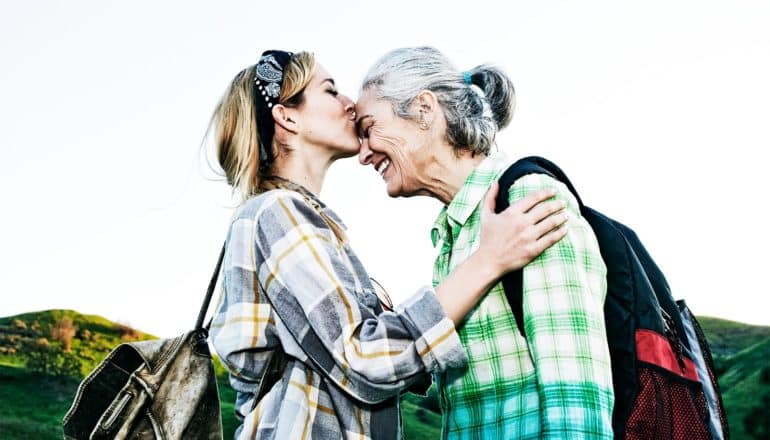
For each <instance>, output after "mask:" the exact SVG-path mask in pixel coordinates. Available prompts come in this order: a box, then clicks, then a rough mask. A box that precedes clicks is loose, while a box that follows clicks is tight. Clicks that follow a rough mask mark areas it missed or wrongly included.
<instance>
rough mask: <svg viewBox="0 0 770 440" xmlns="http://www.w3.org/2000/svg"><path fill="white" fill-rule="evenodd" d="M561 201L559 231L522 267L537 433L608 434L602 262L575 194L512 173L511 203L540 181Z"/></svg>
mask: <svg viewBox="0 0 770 440" xmlns="http://www.w3.org/2000/svg"><path fill="white" fill-rule="evenodd" d="M546 188H553V189H556V191H557V193H556V196H555V197H556V198H558V199H562V200H564V201H566V202H567V212H568V215H569V217H570V219H569V222H568V224H567V228H568V230H567V235H566V237H565V238H564V239H563V240H561V241H559V242H558V243H556V244H555V245H553V246H551V247H550V248H548V249H547V250H545V251H544V252H543V253H542V254H541V255H540V256H539V257H537V258H536V259H535V260H533V261H532V262H531V263H529V264H528V265H527V266H525V267H524V270H523V312H524V313H523V316H524V329H525V332H526V334H527V341H528V344H529V349H530V353H531V355H532V360H533V362H534V366H535V374H536V375H537V386H538V393H539V395H540V404H541V408H542V411H541V413H542V421H541V423H542V427H543V431H542V435H543V437H542V438H549V439H550V438H553V439H557V438H558V439H562V438H570V439H572V438H612V436H613V434H612V406H613V403H614V396H613V388H612V370H611V368H610V355H609V348H608V345H607V336H606V330H605V326H604V297H605V295H606V290H607V288H606V267H605V265H604V262H603V260H602V258H601V253H600V251H599V245H598V243H597V241H596V237H595V235H594V233H593V231H592V229H591V227H590V225H589V224H588V222H587V221H586V220H585V219H584V218H583V217H582V216H581V215H580V211H579V207H578V204H577V200H576V199H575V198H574V196H572V194H571V193H570V191H569V190H568V189H567V188H566V186H564V185H563V184H562V183H561V182H558V181H556V180H554V179H552V178H550V177H548V176H544V175H540V174H534V175H529V176H525V177H523V178H521V179H519V180H518V181H517V182H516V183H515V184H514V185H513V186H512V187H511V192H510V194H509V196H510V200H511V203H513V201H516V200H520V199H521V198H523V197H524V196H526V195H527V194H529V193H531V192H533V191H537V190H540V189H546Z"/></svg>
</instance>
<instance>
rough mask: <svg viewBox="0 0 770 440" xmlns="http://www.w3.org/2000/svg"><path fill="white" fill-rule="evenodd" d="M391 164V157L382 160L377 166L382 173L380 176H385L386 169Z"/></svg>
mask: <svg viewBox="0 0 770 440" xmlns="http://www.w3.org/2000/svg"><path fill="white" fill-rule="evenodd" d="M389 166H390V159H387V158H386V159H384V160H383V161H382V162H380V163H379V164H378V165H377V167H376V168H375V169H376V170H377V172H378V173H380V177H385V170H387V169H388V167H389Z"/></svg>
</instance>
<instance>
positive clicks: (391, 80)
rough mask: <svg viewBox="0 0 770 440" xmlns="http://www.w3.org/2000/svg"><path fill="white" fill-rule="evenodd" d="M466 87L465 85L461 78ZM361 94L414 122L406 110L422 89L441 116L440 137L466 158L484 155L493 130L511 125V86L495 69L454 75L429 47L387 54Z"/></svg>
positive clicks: (482, 68) (480, 68)
mask: <svg viewBox="0 0 770 440" xmlns="http://www.w3.org/2000/svg"><path fill="white" fill-rule="evenodd" d="M466 75H468V76H469V78H470V83H471V84H467V83H466V82H465V81H466V79H465V76H466ZM361 89H362V90H369V89H371V90H373V91H374V93H375V96H376V97H377V98H378V99H385V100H387V101H389V102H390V103H391V105H392V106H393V111H394V112H395V114H396V115H397V116H399V117H401V118H404V119H409V120H415V119H416V117H415V115H413V114H411V113H410V112H409V108H410V106H411V105H412V103H413V102H414V100H415V98H417V95H419V94H420V92H422V91H423V90H429V91H431V92H433V93H434V94H435V95H436V97H437V98H438V101H439V104H440V105H441V106H442V109H443V110H444V115H445V116H446V123H447V130H446V138H447V141H448V142H449V144H450V145H452V146H453V147H456V148H468V149H469V150H470V151H471V153H472V154H474V155H475V154H479V153H480V154H484V155H486V154H489V151H490V149H491V147H492V144H493V143H494V141H495V134H497V131H498V130H500V129H502V128H505V127H506V126H507V125H508V124H509V123H510V122H511V116H512V115H513V108H514V106H515V92H514V89H513V83H512V82H511V80H510V79H509V78H508V76H507V75H506V74H505V73H503V71H501V70H500V69H498V68H497V67H494V66H490V65H479V66H476V67H474V68H473V69H471V70H469V71H467V72H460V71H459V70H457V68H456V67H455V66H454V65H452V63H451V62H450V61H449V59H448V58H447V57H446V56H444V54H442V53H441V52H439V51H438V50H437V49H435V48H433V47H405V48H401V49H396V50H394V51H391V52H388V53H387V54H385V55H384V56H383V57H382V58H380V59H379V60H378V61H377V62H376V63H374V65H373V66H372V67H371V68H370V69H369V72H368V73H367V74H366V76H365V77H364V81H363V84H362V86H361Z"/></svg>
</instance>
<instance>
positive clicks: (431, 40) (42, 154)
mask: <svg viewBox="0 0 770 440" xmlns="http://www.w3.org/2000/svg"><path fill="white" fill-rule="evenodd" d="M503 4H504V5H506V6H505V9H501V6H499V5H503ZM423 44H429V45H433V46H436V47H437V48H439V49H440V50H442V51H444V52H445V53H446V54H447V55H448V56H449V57H450V58H452V59H453V60H454V61H455V63H456V64H457V66H458V67H459V68H461V69H468V68H471V67H473V66H475V65H477V64H480V63H483V62H494V63H496V64H498V65H500V66H501V67H503V68H504V69H505V70H506V71H507V72H508V74H509V75H510V76H511V78H512V79H513V81H514V84H515V85H516V89H517V93H518V95H517V96H518V106H517V109H516V113H515V116H514V119H513V123H512V125H511V126H510V127H509V128H508V129H507V130H505V131H504V132H502V133H501V134H500V135H499V136H498V144H499V146H500V148H501V149H503V150H505V151H507V152H509V154H511V155H512V156H522V155H527V154H533V153H534V154H541V155H545V156H547V157H549V158H551V159H553V160H555V161H556V162H557V163H559V164H560V165H562V167H563V168H564V169H565V170H566V171H567V173H568V174H569V175H570V176H571V177H572V180H573V182H574V183H575V184H576V186H577V187H578V189H579V190H580V191H581V193H582V196H583V199H584V201H586V202H587V204H589V205H591V206H593V207H595V208H598V209H600V210H602V211H604V212H605V213H607V214H609V215H611V216H613V217H615V218H617V219H618V220H620V221H622V222H625V223H627V224H629V225H630V226H632V227H633V228H634V229H635V230H636V231H637V233H638V234H639V235H640V236H641V238H642V240H643V241H644V243H645V244H646V245H647V248H648V250H649V251H650V253H651V254H652V255H653V257H654V258H655V259H656V260H657V262H658V264H659V265H660V266H661V268H662V269H663V271H664V273H665V274H666V276H667V277H668V280H669V282H670V284H671V286H672V289H673V292H674V294H675V296H676V297H685V298H686V299H687V300H688V303H689V304H690V307H691V308H692V309H693V310H694V311H695V313H696V314H702V315H713V316H719V317H724V318H729V319H734V320H740V321H744V322H750V323H755V324H765V325H767V324H770V318H769V317H768V314H767V307H765V304H767V302H768V299H767V296H768V294H770V289H768V287H767V286H768V283H767V281H766V280H765V278H764V276H765V275H766V274H765V272H766V271H768V268H767V263H768V258H767V256H766V255H767V254H765V252H767V250H768V249H770V234H768V226H767V223H768V219H769V218H770V210H769V209H768V202H767V200H766V199H765V198H764V197H765V196H766V193H767V190H768V184H767V179H766V174H767V171H766V166H765V163H764V162H763V160H762V159H760V154H762V153H764V151H763V150H766V149H767V148H768V147H770V133H769V132H768V131H769V130H768V125H769V124H768V121H770V105H769V103H770V81H769V80H768V78H770V2H767V1H729V2H727V1H720V2H715V1H702V0H701V1H672V0H666V1H659V0H653V1H645V2H618V1H595V0H587V1H580V2H565V1H537V2H534V1H530V2H523V1H512V2H510V1H509V2H491V1H480V0H474V1H462V2H455V3H452V2H447V1H426V2H417V1H407V2H402V1H389V2H385V1H381V2H378V3H365V2H329V1H327V2H311V1H285V0H284V1H275V2H264V1H260V2H257V1H252V2H233V1H229V2H225V1H218V2H193V1H174V2H171V1H164V2H157V1H153V2H149V1H132V2H114V1H104V0H100V1H88V2H86V1H81V2H72V1H69V2H65V1H61V2H56V1H29V2H19V1H10V0H2V2H0V63H2V64H0V65H1V66H2V67H1V68H0V121H2V122H0V149H1V150H0V151H1V152H2V156H1V157H2V159H0V202H1V205H0V206H2V214H0V221H1V222H2V223H0V283H2V288H1V289H0V292H2V293H0V295H2V297H1V298H0V316H6V315H10V314H16V313H21V312H26V311H33V310H39V309H48V308H70V309H76V310H78V311H80V312H83V313H96V314H100V315H103V316H105V317H108V318H110V319H115V320H121V321H123V322H127V323H130V324H131V325H134V326H136V327H138V328H140V329H142V330H145V331H148V332H151V333H154V334H157V335H160V336H172V335H174V334H177V333H181V332H183V331H186V330H188V329H189V328H190V327H191V326H192V324H193V323H194V320H195V317H196V316H197V311H198V307H199V304H200V301H201V299H202V297H203V294H204V291H205V288H206V285H207V283H208V279H209V276H210V272H211V271H212V270H213V265H214V263H215V259H216V257H217V255H218V251H219V248H220V246H221V242H222V240H223V239H224V236H225V232H226V227H227V223H228V220H229V216H230V214H231V211H232V207H233V206H234V202H233V200H231V198H230V192H229V189H228V188H227V186H226V184H225V183H224V182H221V181H212V180H211V179H210V177H211V173H210V172H208V171H207V169H206V166H205V163H202V162H201V159H200V155H199V152H200V150H199V144H200V141H201V138H202V136H203V133H204V130H205V128H206V124H207V122H208V118H209V116H210V114H211V111H212V110H213V107H214V105H215V103H216V101H217V99H218V98H219V97H220V95H221V93H222V92H223V91H224V88H225V86H226V84H227V83H228V81H229V80H230V78H231V77H232V76H233V75H234V74H235V73H236V72H237V71H238V70H240V69H241V68H242V67H244V66H246V65H248V64H250V63H253V62H254V61H255V59H256V57H257V56H258V54H259V53H260V52H261V51H262V50H265V49H268V48H283V49H287V50H295V51H296V50H303V49H304V50H311V51H313V52H315V53H316V55H317V56H318V58H319V60H320V62H321V63H322V64H324V66H325V67H327V69H328V70H329V71H330V72H332V74H333V75H334V76H335V77H336V80H337V83H338V84H339V85H340V88H341V90H342V91H343V92H344V93H347V94H348V95H350V96H351V97H353V98H355V97H356V95H357V90H358V87H357V86H358V82H359V81H360V80H361V78H362V77H363V75H364V73H365V71H366V69H367V68H368V67H369V65H370V64H371V63H372V62H374V60H375V59H377V58H378V57H379V56H380V55H382V54H383V53H384V52H386V51H388V50H390V49H393V48H396V47H401V46H411V45H423ZM763 156H764V154H763ZM321 196H322V199H324V200H325V201H326V202H327V203H328V204H329V205H331V207H332V208H333V209H335V210H336V211H337V212H338V213H339V214H340V215H341V216H342V218H343V219H344V220H345V222H346V223H347V225H348V227H349V228H350V236H351V240H352V242H353V246H354V248H355V249H356V250H357V252H358V253H359V255H360V257H361V258H362V260H363V261H364V263H365V264H366V266H367V268H368V269H369V271H370V274H371V275H372V276H374V277H376V278H378V280H380V281H381V282H382V283H383V284H384V285H385V286H386V288H388V290H389V291H390V293H391V295H392V296H393V297H394V299H396V300H403V299H404V298H406V297H407V296H408V295H409V294H411V293H412V292H413V291H414V290H415V289H416V288H417V287H419V286H420V285H423V284H427V283H429V281H430V276H431V268H432V262H433V257H434V251H433V249H432V247H431V245H430V240H429V228H430V225H431V223H432V221H433V218H434V216H435V214H436V213H437V211H438V209H439V208H440V206H439V204H438V203H437V202H435V201H433V200H431V199H427V198H417V199H409V200H405V199H399V200H392V199H388V198H387V196H386V195H385V191H384V186H383V184H382V182H381V180H380V178H379V176H378V175H377V174H376V173H375V172H374V171H373V170H372V169H371V168H366V169H365V168H363V167H360V166H359V165H358V164H357V162H356V161H355V160H348V161H344V162H341V163H338V164H336V165H335V166H334V167H332V169H331V171H330V173H329V176H328V180H327V182H326V184H325V187H324V190H323V192H322V194H321Z"/></svg>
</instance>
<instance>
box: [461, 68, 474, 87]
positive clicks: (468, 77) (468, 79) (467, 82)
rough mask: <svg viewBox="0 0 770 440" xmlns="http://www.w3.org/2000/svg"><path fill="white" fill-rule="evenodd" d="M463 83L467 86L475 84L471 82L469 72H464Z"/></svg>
mask: <svg viewBox="0 0 770 440" xmlns="http://www.w3.org/2000/svg"><path fill="white" fill-rule="evenodd" d="M463 82H464V83H465V84H467V85H471V84H473V81H471V73H470V72H468V71H465V72H463Z"/></svg>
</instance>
